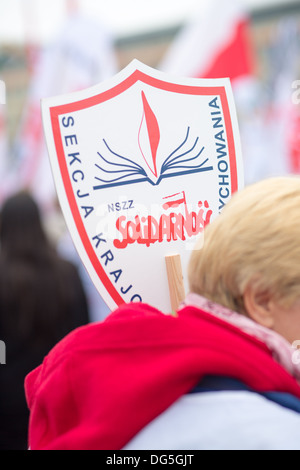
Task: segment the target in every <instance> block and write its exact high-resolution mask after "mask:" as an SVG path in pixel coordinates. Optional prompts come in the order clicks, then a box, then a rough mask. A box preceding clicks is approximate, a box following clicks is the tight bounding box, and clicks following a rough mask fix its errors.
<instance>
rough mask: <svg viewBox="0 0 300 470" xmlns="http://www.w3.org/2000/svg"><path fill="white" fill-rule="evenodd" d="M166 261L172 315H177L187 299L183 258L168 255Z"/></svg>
mask: <svg viewBox="0 0 300 470" xmlns="http://www.w3.org/2000/svg"><path fill="white" fill-rule="evenodd" d="M165 261H166V268H167V276H168V283H169V293H170V301H171V308H172V313H176V312H177V310H178V307H179V305H180V303H181V302H182V301H183V300H184V299H185V287H184V283H183V274H182V266H181V258H180V255H179V254H176V255H166V256H165Z"/></svg>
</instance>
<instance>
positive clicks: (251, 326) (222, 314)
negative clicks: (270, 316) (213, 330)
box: [180, 293, 300, 382]
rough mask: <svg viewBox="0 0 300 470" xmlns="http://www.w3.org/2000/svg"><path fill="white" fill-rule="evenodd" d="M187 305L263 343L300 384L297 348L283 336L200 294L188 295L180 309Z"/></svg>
mask: <svg viewBox="0 0 300 470" xmlns="http://www.w3.org/2000/svg"><path fill="white" fill-rule="evenodd" d="M187 305H191V306H194V307H198V308H200V309H201V310H204V311H206V312H209V313H211V314H212V315H215V316H217V317H219V318H221V319H222V320H224V321H227V322H228V323H231V324H232V325H234V326H236V327H237V328H240V329H241V330H242V331H243V332H245V333H247V334H249V335H250V336H253V337H255V338H256V339H258V340H260V341H261V342H263V343H264V344H265V345H266V346H267V347H268V349H269V350H270V352H271V353H272V356H273V358H274V359H275V360H276V361H277V362H278V363H279V364H281V365H282V367H284V368H285V369H286V370H287V371H288V372H289V373H290V374H291V375H293V377H295V379H297V380H298V381H299V382H300V364H298V363H296V361H295V360H293V357H294V354H295V348H293V347H292V345H291V344H290V343H289V342H288V341H287V340H285V339H284V338H283V337H282V336H281V335H279V334H278V333H275V332H274V331H272V330H270V329H269V328H265V327H264V326H261V325H259V324H258V323H256V322H254V321H253V320H251V319H250V318H249V317H246V316H244V315H241V314H240V313H237V312H234V311H232V310H230V309H228V308H226V307H223V306H222V305H220V304H217V303H215V302H212V301H211V300H208V299H206V298H205V297H202V296H200V295H198V294H194V293H190V294H188V295H187V297H186V299H185V300H184V302H182V303H181V305H180V308H183V307H185V306H187ZM297 362H298V361H297Z"/></svg>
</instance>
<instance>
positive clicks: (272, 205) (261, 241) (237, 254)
mask: <svg viewBox="0 0 300 470" xmlns="http://www.w3.org/2000/svg"><path fill="white" fill-rule="evenodd" d="M189 285H190V291H191V292H195V293H197V294H200V295H203V296H205V297H207V298H209V299H210V300H212V301H215V302H217V303H220V304H221V305H224V306H226V307H228V308H230V309H232V310H235V311H237V312H239V313H241V314H244V315H247V316H249V317H250V318H252V319H253V320H255V321H256V322H257V323H259V324H261V325H263V326H266V327H268V328H271V329H273V330H274V331H277V332H278V333H280V334H281V335H282V336H284V337H285V338H286V339H287V340H288V341H290V342H293V341H294V340H296V339H300V178H299V177H278V178H270V179H268V180H264V181H261V182H259V183H256V184H253V185H251V186H248V187H246V188H245V189H244V190H242V191H240V192H239V193H236V194H235V195H234V196H233V198H232V200H231V201H230V203H229V204H228V205H227V206H226V207H225V208H224V210H223V212H222V214H221V215H219V216H218V217H217V218H216V219H215V220H214V221H213V222H212V223H211V224H210V225H209V226H207V227H206V230H205V233H204V245H203V248H202V249H199V250H197V249H196V250H195V251H194V252H193V254H192V256H191V260H190V264H189Z"/></svg>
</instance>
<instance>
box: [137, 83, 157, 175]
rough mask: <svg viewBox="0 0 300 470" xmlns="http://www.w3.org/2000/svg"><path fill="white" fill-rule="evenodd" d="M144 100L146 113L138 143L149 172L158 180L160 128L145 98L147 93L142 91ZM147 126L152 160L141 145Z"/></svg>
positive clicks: (144, 113)
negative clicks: (142, 133) (157, 160)
mask: <svg viewBox="0 0 300 470" xmlns="http://www.w3.org/2000/svg"><path fill="white" fill-rule="evenodd" d="M142 100H143V108H144V112H143V118H142V122H141V125H140V129H139V135H138V142H139V147H140V151H141V153H142V155H143V158H144V160H145V162H146V164H147V166H148V168H149V170H150V171H151V173H153V175H154V176H155V177H156V178H157V166H156V157H157V149H158V145H159V142H160V131H159V126H158V122H157V119H156V116H155V114H154V112H153V111H152V109H151V107H150V105H149V103H148V101H147V98H146V96H145V93H144V92H143V91H142ZM145 126H146V132H147V135H148V139H149V144H150V150H151V157H152V159H151V158H150V159H149V158H147V157H146V156H145V151H143V149H142V145H141V144H142V139H141V132H142V129H143V128H144V127H145Z"/></svg>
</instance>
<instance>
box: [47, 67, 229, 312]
mask: <svg viewBox="0 0 300 470" xmlns="http://www.w3.org/2000/svg"><path fill="white" fill-rule="evenodd" d="M138 81H141V82H143V83H145V84H147V85H151V86H152V87H155V88H159V89H161V90H165V91H170V92H174V93H182V94H185V95H201V96H209V95H214V96H216V95H218V96H220V99H221V103H222V109H223V114H224V121H225V129H226V133H227V142H228V152H229V162H230V175H231V193H234V192H235V191H237V189H238V179H237V166H236V151H235V145H234V136H233V128H232V123H231V119H230V110H229V104H228V100H227V95H226V90H225V87H224V86H222V87H201V86H190V85H178V84H174V83H169V82H165V81H163V80H159V79H157V78H154V77H151V76H149V75H147V74H145V73H143V72H141V71H140V70H136V71H135V72H133V74H132V75H130V76H129V77H128V78H127V79H125V80H124V81H123V82H121V83H119V84H118V85H116V86H115V87H113V88H111V89H110V90H107V91H105V92H103V93H100V94H99V95H96V96H92V97H90V98H86V99H84V100H80V101H77V102H75V103H69V104H64V105H61V106H56V107H53V108H50V117H51V125H52V131H53V136H54V143H55V148H56V153H57V158H58V164H59V168H60V172H61V176H62V180H63V185H64V188H65V192H66V196H67V199H68V202H69V206H70V209H71V212H72V215H73V220H74V222H75V225H76V228H77V230H78V233H79V236H80V239H81V242H82V244H83V246H84V249H85V251H86V253H87V255H88V257H89V259H90V262H91V263H92V266H93V268H94V269H95V271H96V273H97V275H98V276H99V278H100V279H101V282H102V283H103V285H104V287H105V289H106V290H107V292H108V293H109V295H110V296H111V298H112V299H113V300H114V302H115V303H116V304H117V305H121V304H123V303H124V300H123V298H122V297H121V296H120V294H119V293H118V291H117V290H116V289H115V287H114V286H113V284H112V282H111V281H110V279H109V277H108V276H107V274H106V272H105V270H104V269H103V267H102V265H101V262H100V261H99V259H98V257H97V255H96V252H95V250H94V248H93V246H92V244H91V242H90V239H89V237H88V234H87V232H86V230H85V227H84V224H83V221H82V218H81V215H80V212H79V209H78V206H77V203H76V198H75V194H74V191H73V187H72V183H71V178H70V175H69V171H68V167H67V162H66V159H65V152H64V148H63V143H62V138H61V134H60V126H59V117H60V116H61V115H65V114H71V113H73V112H76V111H80V110H82V109H86V108H89V107H92V106H96V105H98V104H101V103H104V102H105V101H108V100H110V99H112V98H114V97H116V96H118V95H119V94H121V93H123V92H124V91H126V90H128V89H129V88H130V87H131V86H133V85H134V84H135V83H136V82H138Z"/></svg>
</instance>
